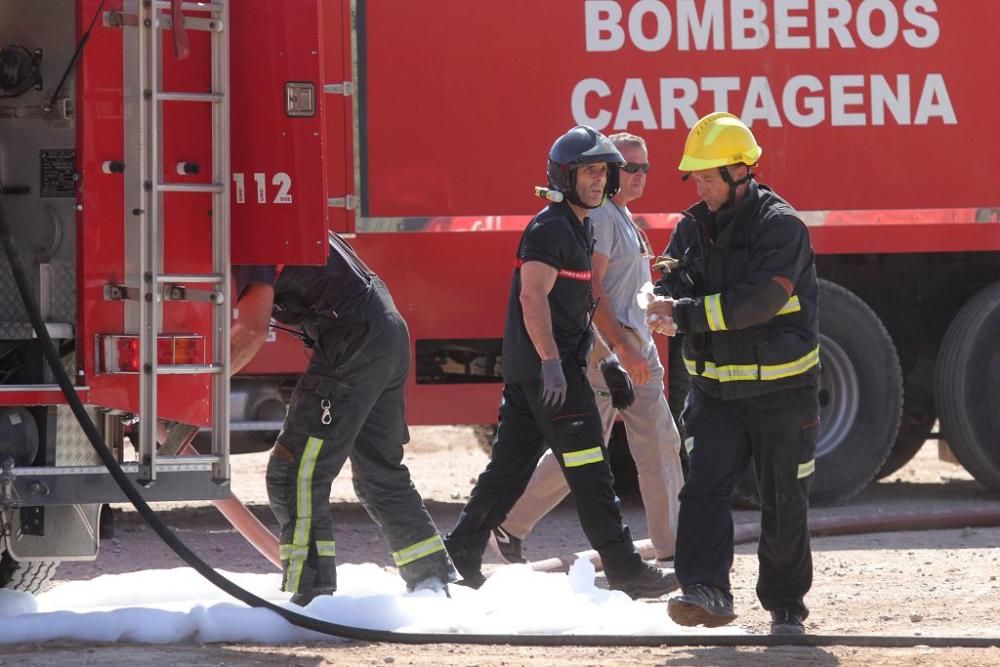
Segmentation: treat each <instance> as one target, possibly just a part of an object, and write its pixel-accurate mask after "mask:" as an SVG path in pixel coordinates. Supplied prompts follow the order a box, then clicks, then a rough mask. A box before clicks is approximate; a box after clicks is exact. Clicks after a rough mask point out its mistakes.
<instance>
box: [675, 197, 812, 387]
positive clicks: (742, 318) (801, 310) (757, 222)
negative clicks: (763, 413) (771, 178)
mask: <svg viewBox="0 0 1000 667" xmlns="http://www.w3.org/2000/svg"><path fill="white" fill-rule="evenodd" d="M666 254H667V255H670V256H671V257H674V258H681V257H683V256H685V254H687V255H688V257H691V258H693V260H694V265H695V266H696V267H697V275H698V280H697V281H696V288H695V296H694V297H693V298H688V299H681V300H680V301H678V302H677V304H676V306H675V309H674V319H675V321H676V323H677V326H678V330H679V331H680V332H682V333H684V334H687V335H685V336H684V347H683V353H684V362H685V365H686V366H687V369H688V373H689V374H690V375H691V381H692V383H693V384H694V385H695V386H696V387H698V388H699V389H701V390H703V391H705V392H706V393H708V394H709V395H711V396H714V397H716V398H721V399H727V400H728V399H738V398H745V397H749V396H757V395H761V394H766V393H770V392H773V391H778V390H780V389H786V388H789V387H795V386H802V385H807V384H810V385H814V384H816V382H817V375H818V373H819V322H818V318H817V300H818V285H817V282H816V264H815V255H814V253H813V249H812V245H811V244H810V241H809V232H808V230H807V229H806V227H805V225H804V224H803V222H802V221H801V220H800V219H799V217H798V214H797V213H796V211H795V209H793V208H792V207H791V206H790V205H789V204H788V203H787V202H786V201H785V200H783V199H782V198H781V197H779V196H778V195H777V194H775V193H774V192H773V191H771V189H770V188H768V187H767V186H765V185H759V184H757V183H756V182H755V181H750V184H749V188H748V190H747V192H746V193H745V195H744V196H743V198H742V199H740V200H739V201H738V202H736V204H735V205H733V206H732V207H729V208H726V209H723V210H721V211H719V212H717V213H711V212H710V211H709V210H708V207H707V206H706V205H705V203H704V202H700V203H698V204H697V205H695V206H693V207H691V208H690V209H688V210H687V211H685V213H684V218H683V219H682V220H681V222H680V223H678V225H677V228H676V229H675V230H674V234H673V236H672V237H671V239H670V244H669V245H668V247H667V251H666Z"/></svg>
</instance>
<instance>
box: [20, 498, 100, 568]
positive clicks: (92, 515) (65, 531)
mask: <svg viewBox="0 0 1000 667" xmlns="http://www.w3.org/2000/svg"><path fill="white" fill-rule="evenodd" d="M11 514H12V516H11V534H10V536H9V537H7V539H6V546H7V552H8V553H10V555H11V557H12V558H13V559H14V560H17V561H20V562H27V561H61V560H94V559H95V558H97V549H98V542H99V539H100V529H99V525H100V516H101V506H100V504H97V503H95V504H91V505H50V506H47V507H29V508H22V509H19V510H18V509H15V510H14V511H13V512H12V513H11Z"/></svg>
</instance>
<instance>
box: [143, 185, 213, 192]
mask: <svg viewBox="0 0 1000 667" xmlns="http://www.w3.org/2000/svg"><path fill="white" fill-rule="evenodd" d="M156 189H157V190H158V191H160V192H222V191H224V190H225V186H224V185H222V184H221V183H157V184H156Z"/></svg>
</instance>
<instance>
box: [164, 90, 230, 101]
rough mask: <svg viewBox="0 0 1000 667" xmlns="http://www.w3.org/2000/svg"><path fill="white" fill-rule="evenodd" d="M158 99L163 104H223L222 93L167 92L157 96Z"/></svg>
mask: <svg viewBox="0 0 1000 667" xmlns="http://www.w3.org/2000/svg"><path fill="white" fill-rule="evenodd" d="M156 99H158V100H161V101H163V102H221V101H222V100H223V99H225V98H224V96H223V95H222V93H182V92H176V91H166V92H160V93H157V94H156Z"/></svg>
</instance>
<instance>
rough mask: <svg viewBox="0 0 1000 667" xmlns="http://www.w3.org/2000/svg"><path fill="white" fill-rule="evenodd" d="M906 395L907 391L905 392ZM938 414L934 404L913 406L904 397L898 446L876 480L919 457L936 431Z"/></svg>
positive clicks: (895, 445)
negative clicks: (918, 453) (935, 423)
mask: <svg viewBox="0 0 1000 667" xmlns="http://www.w3.org/2000/svg"><path fill="white" fill-rule="evenodd" d="M904 393H905V390H904ZM936 420H937V414H936V413H935V411H934V405H933V404H926V403H921V404H919V405H913V404H911V401H910V400H909V398H908V397H907V396H905V395H904V397H903V419H902V421H901V422H900V424H899V434H898V435H897V436H896V444H894V445H893V446H892V451H891V452H889V458H887V459H886V460H885V463H883V464H882V469H881V470H879V471H878V474H877V475H875V479H883V478H885V477H888V476H889V475H891V474H892V473H894V472H896V471H897V470H899V469H900V468H902V467H903V466H905V465H906V464H907V463H909V462H910V460H911V459H912V458H913V457H914V456H916V455H917V452H919V451H920V448H921V447H923V446H924V443H925V442H927V438H928V437H929V436H930V434H931V431H933V430H934V422H935V421H936Z"/></svg>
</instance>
